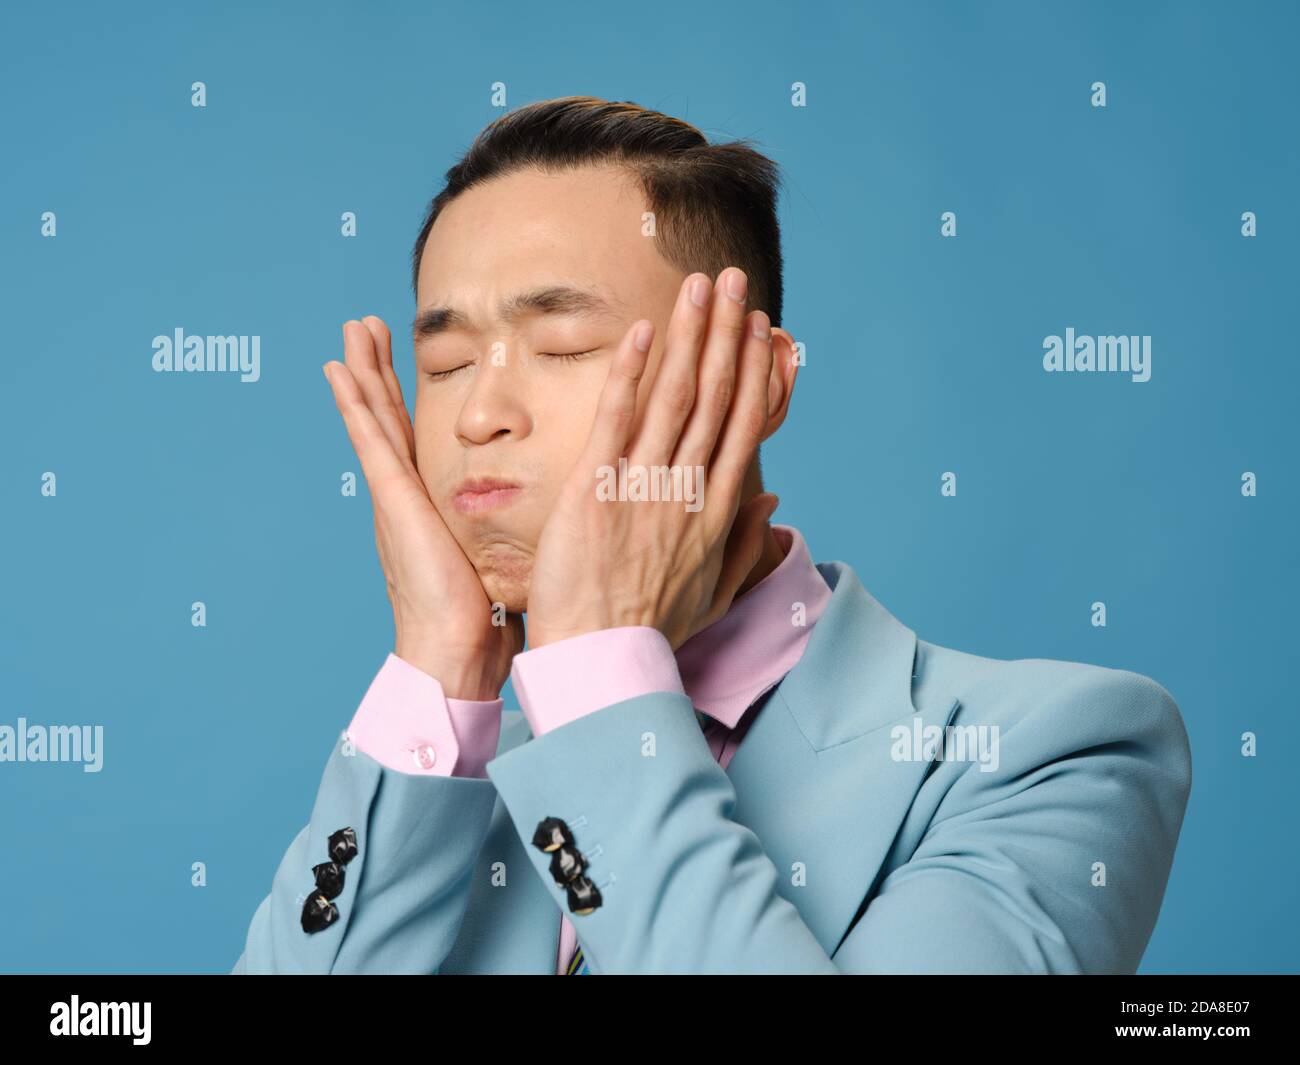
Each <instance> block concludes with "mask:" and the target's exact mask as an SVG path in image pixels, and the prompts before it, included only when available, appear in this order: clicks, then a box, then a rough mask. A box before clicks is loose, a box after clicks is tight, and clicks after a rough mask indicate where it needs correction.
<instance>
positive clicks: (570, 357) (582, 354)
mask: <svg viewBox="0 0 1300 1065" xmlns="http://www.w3.org/2000/svg"><path fill="white" fill-rule="evenodd" d="M598 350H600V349H599V348H592V349H591V350H590V351H539V352H538V355H540V356H541V357H542V358H544V359H562V360H564V361H565V362H577V361H578V360H579V359H585V358H586V357H587V356H588V355H594V354H596V352H597V351H598ZM471 365H473V364H472V363H468V362H466V363H462V364H461V365H460V366H453V367H452V368H451V369H450V370H426V371H425V372H424V376H425V377H427V378H428V379H429V380H430V381H441V380H443V379H444V378H447V377H450V376H451V375H452V374H454V373H457V372H458V371H460V370H463V369H465V367H466V366H471Z"/></svg>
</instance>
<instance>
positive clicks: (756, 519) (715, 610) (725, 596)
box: [709, 492, 780, 624]
mask: <svg viewBox="0 0 1300 1065" xmlns="http://www.w3.org/2000/svg"><path fill="white" fill-rule="evenodd" d="M779 503H780V500H779V499H778V498H777V497H776V496H775V495H773V494H772V493H771V492H764V493H762V494H761V495H756V496H755V497H754V498H753V499H751V500H749V501H748V502H747V503H746V504H745V505H744V506H743V507H741V508H740V509H739V510H738V511H737V513H736V521H735V524H734V525H733V526H732V527H731V533H730V535H729V536H728V537H727V546H726V550H725V552H724V554H723V560H722V570H721V572H720V573H719V574H718V583H717V588H716V591H715V592H714V597H713V602H712V603H711V604H710V608H709V619H710V620H709V623H710V624H712V622H713V621H714V620H716V619H717V618H721V617H722V616H723V615H724V614H726V612H727V611H728V610H729V609H730V608H731V604H732V601H733V600H734V599H735V598H736V592H738V591H739V590H740V586H741V585H742V584H744V583H745V578H747V577H748V576H749V575H750V573H751V572H753V569H754V567H755V566H756V565H758V560H759V559H760V558H762V557H763V539H764V536H765V535H766V533H767V522H768V519H769V518H770V517H771V516H772V514H773V512H775V510H776V508H777V505H778V504H779Z"/></svg>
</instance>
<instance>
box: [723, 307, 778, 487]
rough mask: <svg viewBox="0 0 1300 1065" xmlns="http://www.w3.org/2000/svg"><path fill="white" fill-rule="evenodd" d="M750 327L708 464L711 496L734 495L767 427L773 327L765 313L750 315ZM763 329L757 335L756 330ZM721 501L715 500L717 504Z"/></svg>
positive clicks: (742, 482) (743, 478) (759, 312)
mask: <svg viewBox="0 0 1300 1065" xmlns="http://www.w3.org/2000/svg"><path fill="white" fill-rule="evenodd" d="M750 321H751V328H750V333H749V336H748V337H747V338H746V342H745V344H744V347H743V348H742V349H741V356H740V368H739V369H738V370H737V372H736V396H735V400H734V401H733V402H732V405H731V410H730V411H728V413H727V418H726V421H725V422H724V423H723V426H722V433H721V436H720V437H719V439H718V443H717V446H716V448H715V449H714V452H713V464H712V465H711V466H710V467H709V469H708V473H707V477H708V491H709V494H710V495H711V496H712V497H713V499H714V500H718V501H722V502H726V501H730V500H731V499H733V498H735V497H736V496H737V495H738V494H739V492H740V490H741V488H742V486H743V484H744V480H745V474H746V473H747V472H748V470H749V466H750V464H751V463H752V462H753V461H754V454H755V452H756V451H757V450H758V445H759V443H761V442H762V439H763V430H764V429H765V428H766V427H767V384H768V380H769V379H770V378H771V376H772V328H771V324H770V321H769V319H768V317H767V314H766V313H764V312H763V311H755V312H754V313H753V314H752V315H750ZM756 332H757V333H763V334H765V335H764V336H757V335H755V333H756ZM722 502H719V503H717V505H718V506H719V507H720V506H721V505H722Z"/></svg>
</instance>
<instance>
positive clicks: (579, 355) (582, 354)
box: [538, 348, 597, 362]
mask: <svg viewBox="0 0 1300 1065" xmlns="http://www.w3.org/2000/svg"><path fill="white" fill-rule="evenodd" d="M596 350H597V349H596V348H592V349H591V351H572V352H569V351H561V352H553V351H539V352H538V354H539V355H541V356H542V358H544V359H564V360H565V361H566V362H575V361H576V360H578V359H585V358H586V357H587V356H588V355H594V354H595V353H596Z"/></svg>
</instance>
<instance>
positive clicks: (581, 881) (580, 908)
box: [564, 876, 602, 914]
mask: <svg viewBox="0 0 1300 1065" xmlns="http://www.w3.org/2000/svg"><path fill="white" fill-rule="evenodd" d="M564 890H565V891H566V892H567V893H568V896H569V911H570V912H571V913H576V914H588V913H591V911H592V910H594V909H595V908H596V907H597V906H599V905H600V904H601V901H602V899H601V897H600V890H599V889H598V888H597V887H596V885H595V884H593V883H592V882H591V881H590V880H588V879H587V878H586V877H585V876H580V877H578V878H577V879H575V880H570V881H569V882H568V883H567V884H565V885H564Z"/></svg>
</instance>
